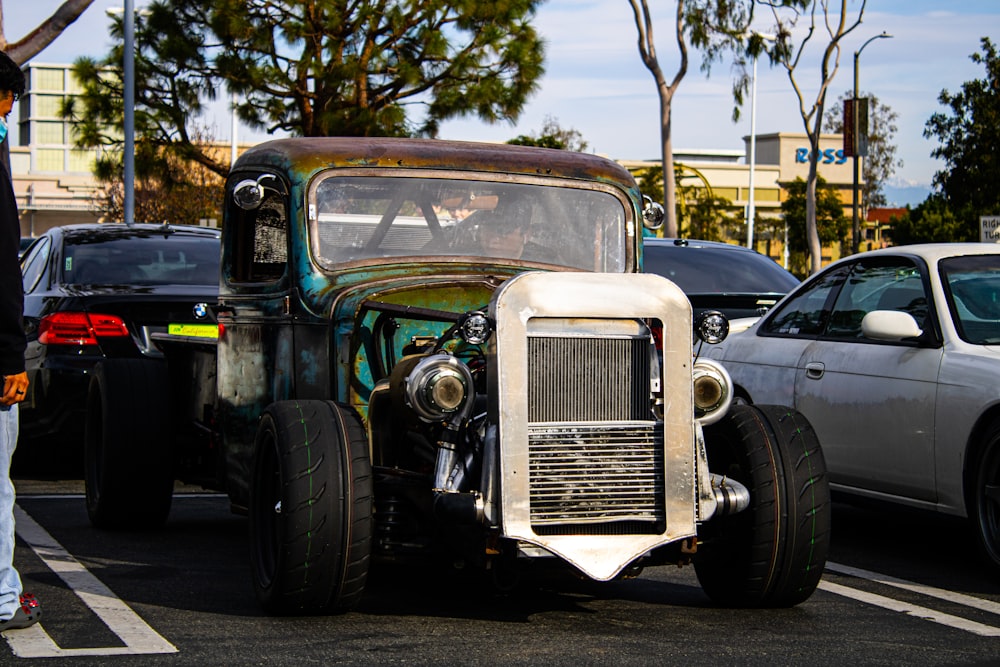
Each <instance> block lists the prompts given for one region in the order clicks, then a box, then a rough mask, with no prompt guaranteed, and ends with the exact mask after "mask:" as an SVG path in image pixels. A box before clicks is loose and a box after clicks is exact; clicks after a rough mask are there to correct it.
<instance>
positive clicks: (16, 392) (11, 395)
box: [0, 371, 28, 405]
mask: <svg viewBox="0 0 1000 667" xmlns="http://www.w3.org/2000/svg"><path fill="white" fill-rule="evenodd" d="M27 392H28V373H27V372H23V371H22V372H21V373H18V374H16V375H4V376H3V396H2V397H0V403H2V404H3V405H14V404H15V403H20V402H21V401H23V400H24V397H25V395H26V394H27Z"/></svg>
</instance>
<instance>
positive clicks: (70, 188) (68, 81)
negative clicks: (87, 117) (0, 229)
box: [10, 63, 98, 236]
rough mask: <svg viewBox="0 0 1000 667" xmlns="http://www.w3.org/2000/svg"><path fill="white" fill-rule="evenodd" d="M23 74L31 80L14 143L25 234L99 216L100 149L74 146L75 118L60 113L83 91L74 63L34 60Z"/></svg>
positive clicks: (20, 108)
mask: <svg viewBox="0 0 1000 667" xmlns="http://www.w3.org/2000/svg"><path fill="white" fill-rule="evenodd" d="M24 74H25V83H26V84H27V85H26V87H25V93H24V95H23V96H22V97H21V99H20V101H19V102H18V123H17V125H18V127H17V130H18V131H17V138H18V144H19V145H17V146H12V147H11V149H10V166H11V175H12V177H13V183H14V194H15V196H16V197H17V205H18V209H19V210H20V212H21V235H22V236H37V235H39V234H41V233H42V232H44V231H45V230H47V229H49V228H50V227H54V226H57V225H67V224H73V223H79V222H96V221H97V220H98V214H97V213H96V212H95V211H94V210H93V208H92V205H91V199H92V196H93V193H94V191H95V189H96V184H95V183H94V178H93V176H92V175H91V170H92V167H93V164H94V159H95V158H96V156H97V152H96V151H82V150H79V149H77V148H74V146H73V128H72V124H71V123H69V122H67V121H65V120H63V119H62V117H61V115H60V109H61V106H62V103H63V100H64V99H66V98H67V97H68V96H71V95H74V94H76V93H78V92H80V87H79V85H78V83H77V82H76V79H75V78H74V77H73V75H72V66H71V65H47V64H36V63H29V64H28V65H26V66H25V67H24ZM11 138H12V139H13V136H12V137H11Z"/></svg>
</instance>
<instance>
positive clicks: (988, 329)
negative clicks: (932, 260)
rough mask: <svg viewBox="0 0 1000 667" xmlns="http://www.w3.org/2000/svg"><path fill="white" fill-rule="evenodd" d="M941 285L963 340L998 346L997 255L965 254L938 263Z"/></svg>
mask: <svg viewBox="0 0 1000 667" xmlns="http://www.w3.org/2000/svg"><path fill="white" fill-rule="evenodd" d="M939 266H940V271H941V282H943V283H944V284H945V285H947V292H948V306H949V308H950V310H951V315H952V318H953V319H954V320H955V328H956V329H957V330H958V335H959V336H961V337H962V340H964V341H966V342H967V343H972V344H974V345H997V344H1000V255H967V256H964V257H952V258H949V259H943V260H941V262H940V264H939Z"/></svg>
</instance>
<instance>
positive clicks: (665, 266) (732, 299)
mask: <svg viewBox="0 0 1000 667" xmlns="http://www.w3.org/2000/svg"><path fill="white" fill-rule="evenodd" d="M642 245H643V250H642V262H643V271H645V272H646V273H655V274H658V275H661V276H663V277H665V278H669V279H670V280H672V281H673V282H675V283H677V286H678V287H680V288H681V290H683V291H684V294H685V295H686V296H687V298H688V300H689V301H690V302H691V307H692V309H693V310H694V314H695V316H697V315H698V314H700V313H702V312H703V311H706V310H718V311H720V312H722V313H723V314H724V315H725V316H726V317H727V318H729V319H730V320H734V319H737V318H744V317H760V316H761V315H763V314H764V313H765V312H766V311H767V310H768V309H769V308H771V306H773V305H774V304H776V303H777V302H778V301H780V300H781V298H782V297H783V296H785V294H787V293H788V292H789V291H791V289H792V288H793V287H795V286H796V285H798V284H799V279H798V278H796V277H795V276H794V275H792V274H791V273H790V272H788V271H786V270H785V269H784V268H782V267H781V265H779V264H778V263H777V262H775V261H774V260H773V259H771V258H770V257H767V256H765V255H762V254H760V253H759V252H757V251H755V250H751V249H750V248H746V247H743V246H738V245H732V244H730V243H719V242H716V241H696V240H693V239H692V240H689V239H660V238H647V239H644V240H643V244H642Z"/></svg>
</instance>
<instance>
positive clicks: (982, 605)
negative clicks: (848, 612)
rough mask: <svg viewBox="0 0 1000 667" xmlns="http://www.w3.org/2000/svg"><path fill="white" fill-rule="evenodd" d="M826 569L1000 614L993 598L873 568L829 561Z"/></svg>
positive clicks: (998, 605) (999, 606)
mask: <svg viewBox="0 0 1000 667" xmlns="http://www.w3.org/2000/svg"><path fill="white" fill-rule="evenodd" d="M826 569H828V570H830V571H831V572H836V573H837V574H846V575H848V576H851V577H858V578H860V579H868V580H869V581H874V582H876V583H879V584H885V585H886V586H894V587H896V588H902V589H904V590H907V591H912V592H914V593H920V594H921V595H926V596H927V597H932V598H937V599H939V600H945V601H946V602H954V603H956V604H960V605H963V606H966V607H972V608H973V609H979V610H980V611H986V612H989V613H991V614H997V615H998V616H1000V604H998V603H996V602H993V601H992V600H984V599H982V598H977V597H973V596H971V595H965V594H964V593H956V592H954V591H946V590H942V589H940V588H934V587H933V586H926V585H924V584H918V583H916V582H914V581H907V580H906V579H897V578H896V577H891V576H889V575H888V574H880V573H878V572H872V571H871V570H862V569H861V568H858V567H851V566H850V565H841V564H839V563H827V564H826Z"/></svg>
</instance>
